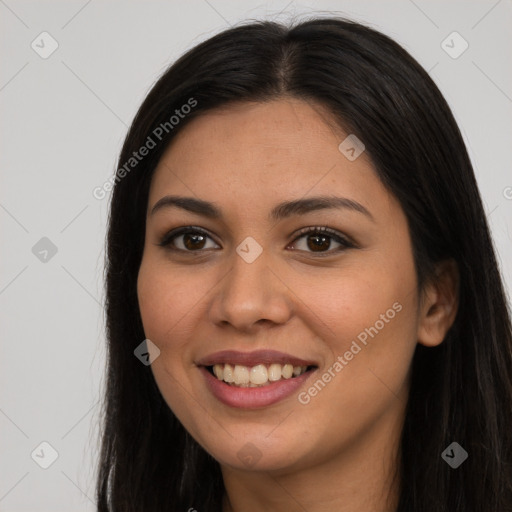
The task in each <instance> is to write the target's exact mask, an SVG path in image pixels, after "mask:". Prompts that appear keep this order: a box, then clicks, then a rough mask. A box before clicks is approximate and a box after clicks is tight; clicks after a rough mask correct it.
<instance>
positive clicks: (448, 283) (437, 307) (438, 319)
mask: <svg viewBox="0 0 512 512" xmlns="http://www.w3.org/2000/svg"><path fill="white" fill-rule="evenodd" d="M422 299H423V300H422V302H421V306H420V311H419V315H420V316H419V323H418V334H417V338H418V343H421V344H422V345H425V346H426V347H435V346H437V345H440V344H441V343H442V342H443V340H444V338H445V336H446V333H447V332H448V330H449V329H450V327H451V326H452V324H453V322H454V321H455V317H456V315H457V309H458V306H459V271H458V268H457V263H456V262H455V260H453V259H450V260H445V261H443V262H441V263H439V264H438V266H437V268H436V272H435V275H434V276H433V277H432V278H431V279H430V280H429V282H428V283H427V284H426V285H425V288H424V292H423V297H422Z"/></svg>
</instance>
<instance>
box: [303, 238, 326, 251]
mask: <svg viewBox="0 0 512 512" xmlns="http://www.w3.org/2000/svg"><path fill="white" fill-rule="evenodd" d="M312 239H315V240H316V242H314V243H313V244H310V243H309V242H310V241H311V240H312ZM329 239H330V237H328V236H323V235H310V236H308V247H309V248H310V249H311V250H313V251H314V252H316V251H315V249H328V248H329V245H330V241H329ZM319 240H321V242H320V243H319V242H318V241H319ZM326 241H327V244H326V243H325V242H326Z"/></svg>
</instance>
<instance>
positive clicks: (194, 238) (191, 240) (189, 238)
mask: <svg viewBox="0 0 512 512" xmlns="http://www.w3.org/2000/svg"><path fill="white" fill-rule="evenodd" d="M204 239H205V236H204V235H193V234H190V233H185V234H184V235H183V245H184V246H185V247H186V248H187V249H202V245H201V243H203V245H204ZM197 242H199V244H198V243H197Z"/></svg>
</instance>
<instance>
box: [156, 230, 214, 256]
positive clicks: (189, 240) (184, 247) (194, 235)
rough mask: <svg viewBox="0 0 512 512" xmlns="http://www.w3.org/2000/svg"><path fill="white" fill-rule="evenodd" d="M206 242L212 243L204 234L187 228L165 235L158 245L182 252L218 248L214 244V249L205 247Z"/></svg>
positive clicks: (201, 231)
mask: <svg viewBox="0 0 512 512" xmlns="http://www.w3.org/2000/svg"><path fill="white" fill-rule="evenodd" d="M208 240H211V241H212V242H213V240H212V238H211V237H210V236H209V235H208V234H207V233H206V232H204V231H203V230H200V229H197V228H190V227H189V228H181V229H178V230H174V231H171V232H170V233H167V234H166V235H165V236H164V238H163V239H162V241H161V242H160V243H159V245H160V246H162V247H166V248H169V249H173V250H178V251H184V252H199V251H201V250H202V249H214V248H217V247H218V246H217V244H215V242H214V247H207V243H208Z"/></svg>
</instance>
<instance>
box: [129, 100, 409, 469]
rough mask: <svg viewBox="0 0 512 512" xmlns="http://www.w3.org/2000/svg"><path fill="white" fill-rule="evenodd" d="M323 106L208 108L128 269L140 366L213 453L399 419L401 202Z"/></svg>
mask: <svg viewBox="0 0 512 512" xmlns="http://www.w3.org/2000/svg"><path fill="white" fill-rule="evenodd" d="M321 112H322V111H321V110H320V108H319V107H316V106H315V108H312V106H310V105H309V104H308V103H306V102H303V101H300V100H296V99H286V100H284V99H281V100H275V101H272V102H268V103H259V104H243V105H238V106H236V107H230V108H228V109H224V110H222V111H211V112H209V113H207V114H205V115H203V116H201V117H198V118H196V119H195V120H193V121H191V122H190V124H189V125H187V126H186V127H185V128H184V129H183V130H182V131H181V132H180V133H179V134H178V136H177V137H176V138H175V140H174V141H173V143H172V145H171V146H170V147H169V148H168V149H167V151H166V153H165V154H164V155H163V157H162V159H161V161H160V163H159V165H158V168H157V169H156V171H155V174H154V177H153V180H152V184H151V188H150V193H149V203H148V214H147V229H146V240H145V248H144V255H143V259H142V263H141V267H140V272H139V276H138V297H139V305H140V311H141V315H142V320H143V325H144V330H145V334H146V337H147V338H148V339H149V340H151V342H152V343H154V344H155V345H156V346H157V347H158V349H159V350H160V355H159V356H158V357H157V358H156V359H155V360H154V362H153V363H152V366H151V367H152V371H153V374H154V377H155V379H156V382H157V385H158V387H159V389H160V391H161V393H162V395H163V397H164V399H165V400H166V402H167V404H168V405H169V407H170V408H171V409H172V411H173V412H174V414H175V415H176V416H177V417H178V419H179V420H180V422H181V423H182V424H183V426H184V427H185V428H186V429H187V430H188V431H189V432H190V433H191V434H192V436H193V437H194V438H195V439H196V440H197V441H198V442H199V443H200V444H201V445H202V446H203V447H204V448H205V449H206V450H207V451H208V452H209V453H211V454H212V455H213V457H215V459H217V460H218V461H219V462H220V463H221V464H222V465H223V466H224V467H226V466H230V467H231V468H239V469H251V470H265V471H276V472H279V471H290V470H293V469H296V470H298V469H300V468H305V467H311V466H312V465H316V464H319V463H321V462H325V461H328V460H333V458H336V457H338V456H339V457H341V456H343V455H346V456H348V455H349V454H350V453H351V451H350V450H353V449H354V448H355V447H359V446H363V443H370V442H372V443H376V440H377V439H381V440H382V442H383V443H384V442H385V440H386V439H389V438H390V437H392V436H393V434H394V433H396V432H398V430H399V429H400V428H401V424H402V421H403V410H404V406H405V403H406V398H407V391H408V376H409V368H410V363H411V359H412V356H413V352H414V348H415V345H416V342H417V340H418V325H419V323H418V297H417V294H416V284H417V283H416V273H415V268H414V262H413V255H412V247H411V241H410V237H409V233H408V227H407V222H406V218H405V215H404V213H403V211H402V209H401V207H400V205H399V203H398V202H397V200H396V199H395V198H394V197H393V196H392V195H390V193H389V192H388V191H387V190H386V189H385V188H384V186H383V184H382V183H381V181H380V180H379V178H378V177H377V175H376V173H375V171H374V168H373V166H372V164H371V162H370V160H369V158H368V157H367V155H366V153H365V152H364V151H363V152H362V153H361V154H360V155H359V156H357V155H358V152H359V150H360V148H358V147H357V146H354V143H353V141H352V142H351V140H350V139H349V140H348V141H345V142H343V141H344V140H345V139H346V137H347V136H348V135H349V134H346V133H345V134H343V133H342V132H341V131H340V130H334V129H333V128H332V126H330V125H329V124H327V123H326V122H325V121H324V119H325V117H322V114H321ZM342 142H343V144H341V148H339V146H340V143H342ZM363 142H364V141H363ZM355 157H357V158H355ZM171 196H172V197H171ZM176 196H179V197H180V198H185V199H183V201H182V202H181V206H180V205H179V204H177V202H175V201H172V198H174V199H176ZM165 198H167V199H165ZM319 198H323V200H324V202H321V201H320V199H319ZM335 198H338V199H335ZM327 201H332V204H331V203H330V204H327ZM322 206H324V207H322ZM214 213H215V215H214ZM188 226H194V228H187V230H185V231H186V232H185V233H181V234H180V233H175V234H174V235H172V234H171V235H170V234H169V233H170V232H171V231H176V230H177V229H178V228H183V227H188ZM323 228H328V229H329V232H328V233H326V232H322V231H321V230H322V229H323ZM198 229H199V231H198ZM319 229H320V231H319ZM301 230H302V232H301ZM308 230H309V231H311V232H310V233H307V232H305V231H308ZM227 351H229V352H227ZM214 363H216V364H217V366H216V367H215V370H214V371H215V372H216V373H217V376H214V375H213V374H212V373H211V369H209V368H208V367H209V366H211V365H213V364H214ZM290 365H291V366H290ZM293 369H294V370H295V372H296V373H299V372H303V371H304V370H305V369H306V370H307V371H306V372H305V373H301V374H300V375H297V376H293V375H292V376H290V372H291V371H293ZM219 377H220V378H219ZM224 380H227V381H232V382H231V383H227V382H225V381H224ZM247 380H249V381H250V382H252V385H248V384H246V382H247ZM377 444H378V443H377ZM377 444H375V446H377Z"/></svg>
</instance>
